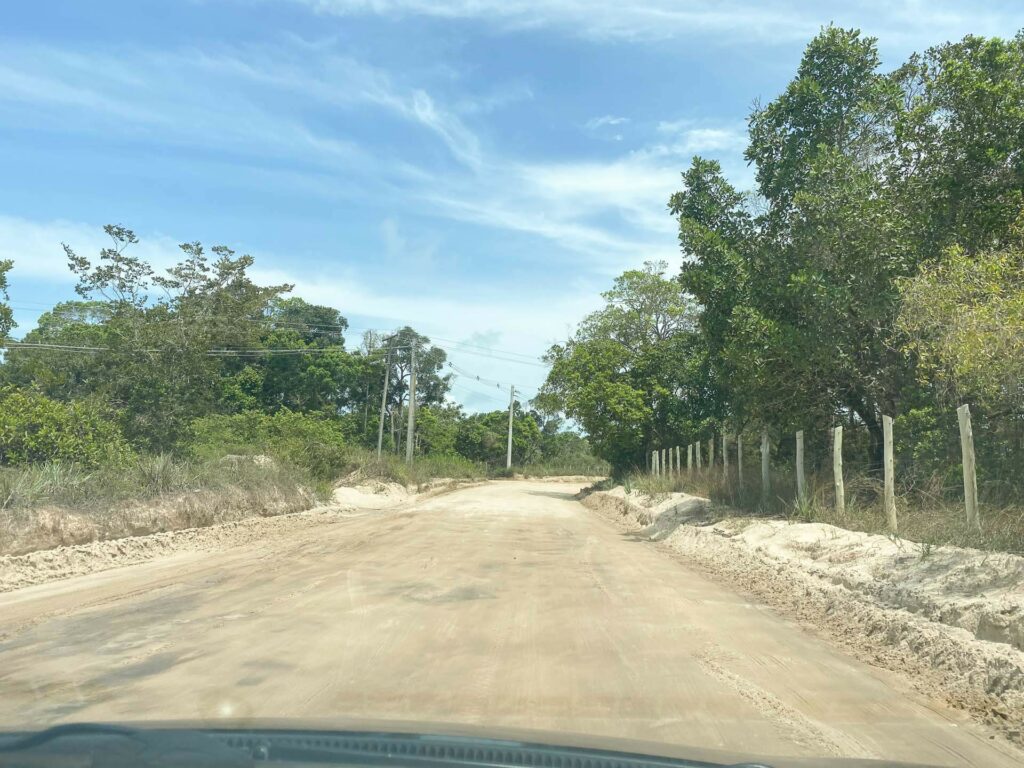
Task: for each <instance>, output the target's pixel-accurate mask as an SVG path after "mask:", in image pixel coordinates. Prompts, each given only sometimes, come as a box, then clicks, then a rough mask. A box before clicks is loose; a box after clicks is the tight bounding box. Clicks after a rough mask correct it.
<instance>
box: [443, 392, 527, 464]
mask: <svg viewBox="0 0 1024 768" xmlns="http://www.w3.org/2000/svg"><path fill="white" fill-rule="evenodd" d="M540 442H541V435H540V428H539V426H538V425H537V420H536V419H535V418H534V417H533V416H531V415H530V414H528V413H525V412H524V411H523V409H522V407H521V406H520V405H519V403H516V405H515V409H514V411H513V418H512V462H513V464H515V465H516V466H522V465H523V464H527V463H530V462H531V461H533V460H534V459H536V458H537V457H538V456H539V454H540ZM455 449H456V450H457V451H458V452H459V454H461V455H462V456H465V457H466V458H468V459H469V460H470V461H477V462H480V463H482V464H486V465H488V466H491V467H504V466H505V463H506V458H507V455H508V411H491V412H490V413H477V414H473V415H472V416H468V417H466V418H464V419H463V420H462V421H460V422H459V425H458V430H457V431H456V434H455Z"/></svg>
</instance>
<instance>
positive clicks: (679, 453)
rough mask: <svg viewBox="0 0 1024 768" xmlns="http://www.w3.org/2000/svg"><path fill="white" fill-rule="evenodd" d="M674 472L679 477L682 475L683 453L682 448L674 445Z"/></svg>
mask: <svg viewBox="0 0 1024 768" xmlns="http://www.w3.org/2000/svg"><path fill="white" fill-rule="evenodd" d="M676 474H677V475H679V476H680V477H682V476H683V454H682V448H680V447H679V446H678V445H677V446H676Z"/></svg>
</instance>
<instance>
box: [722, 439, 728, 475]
mask: <svg viewBox="0 0 1024 768" xmlns="http://www.w3.org/2000/svg"><path fill="white" fill-rule="evenodd" d="M722 477H724V478H725V480H726V482H728V481H729V435H727V434H726V433H725V432H722Z"/></svg>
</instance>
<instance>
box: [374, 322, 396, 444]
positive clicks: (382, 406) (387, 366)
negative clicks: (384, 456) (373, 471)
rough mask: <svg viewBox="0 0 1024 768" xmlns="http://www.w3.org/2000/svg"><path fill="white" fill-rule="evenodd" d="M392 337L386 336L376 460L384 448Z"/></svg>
mask: <svg viewBox="0 0 1024 768" xmlns="http://www.w3.org/2000/svg"><path fill="white" fill-rule="evenodd" d="M393 338H394V336H388V338H387V342H388V354H387V362H386V363H385V366H384V393H383V394H382V395H381V396H380V424H379V425H378V426H377V458H378V459H379V458H380V454H381V451H382V450H383V448H384V411H385V410H387V405H388V377H389V376H390V375H391V340H392V339H393Z"/></svg>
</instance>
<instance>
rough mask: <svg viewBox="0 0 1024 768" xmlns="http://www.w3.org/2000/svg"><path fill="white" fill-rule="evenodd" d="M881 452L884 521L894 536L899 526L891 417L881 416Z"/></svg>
mask: <svg viewBox="0 0 1024 768" xmlns="http://www.w3.org/2000/svg"><path fill="white" fill-rule="evenodd" d="M882 452H883V462H882V466H883V471H882V475H883V480H884V482H885V490H884V495H883V500H884V506H885V519H886V521H887V522H888V524H889V532H890V533H892V534H893V535H894V536H895V535H896V534H897V533H899V525H898V522H897V520H896V467H895V460H894V459H893V455H892V453H893V448H892V416H882Z"/></svg>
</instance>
